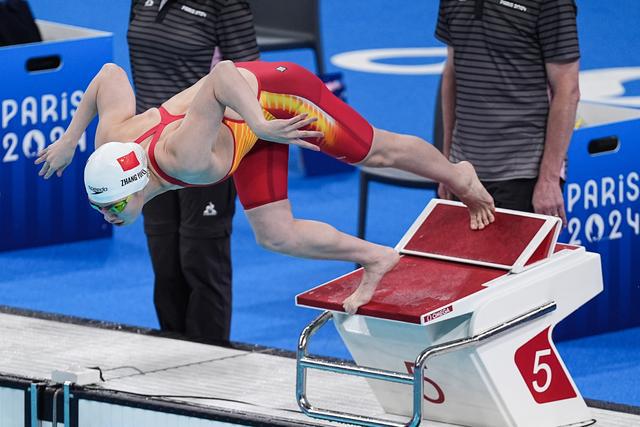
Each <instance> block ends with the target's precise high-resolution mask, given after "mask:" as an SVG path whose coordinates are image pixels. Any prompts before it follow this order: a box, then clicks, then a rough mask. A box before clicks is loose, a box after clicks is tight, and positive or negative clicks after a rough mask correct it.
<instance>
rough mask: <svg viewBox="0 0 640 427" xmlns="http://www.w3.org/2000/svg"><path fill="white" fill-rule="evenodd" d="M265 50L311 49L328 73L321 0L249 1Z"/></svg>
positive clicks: (318, 65) (262, 46) (320, 66)
mask: <svg viewBox="0 0 640 427" xmlns="http://www.w3.org/2000/svg"><path fill="white" fill-rule="evenodd" d="M247 2H248V3H249V5H250V6H251V12H252V13H253V22H254V24H255V28H256V34H257V36H258V45H259V46H260V49H261V50H263V51H269V50H286V49H298V48H309V49H312V50H313V52H314V56H315V60H316V66H317V71H318V73H320V74H322V73H324V60H323V51H322V39H321V37H320V11H319V0H247Z"/></svg>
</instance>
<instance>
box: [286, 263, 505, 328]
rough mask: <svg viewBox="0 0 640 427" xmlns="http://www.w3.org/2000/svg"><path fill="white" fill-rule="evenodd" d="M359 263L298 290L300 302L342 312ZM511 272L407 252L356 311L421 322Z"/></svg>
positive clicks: (356, 282) (356, 279)
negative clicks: (325, 279) (341, 274)
mask: <svg viewBox="0 0 640 427" xmlns="http://www.w3.org/2000/svg"><path fill="white" fill-rule="evenodd" d="M362 274H363V269H362V268H360V269H358V270H356V271H354V272H352V273H349V274H347V275H345V276H342V277H339V278H337V279H335V280H332V281H331V282H328V283H326V284H324V285H321V286H319V287H317V288H314V289H311V290H310V291H307V292H305V293H303V294H300V295H298V297H297V303H298V305H304V306H308V307H315V308H321V309H325V310H333V311H344V309H343V308H342V302H343V301H344V300H345V298H347V297H348V296H349V295H351V294H352V293H353V291H355V290H356V288H357V287H358V285H359V284H360V280H361V279H362ZM507 274H508V273H507V272H506V271H504V270H498V269H495V268H489V267H482V266H477V265H470V264H462V263H452V262H449V261H443V260H438V259H429V258H422V257H417V256H407V255H404V256H402V258H400V262H399V263H398V265H396V266H395V268H394V269H393V270H391V271H390V272H388V273H387V274H386V275H385V276H384V277H383V278H382V281H381V282H380V284H379V285H378V288H377V289H376V293H375V294H374V297H373V300H372V301H371V302H370V303H369V304H366V305H364V306H363V307H361V308H360V309H359V310H358V314H362V315H365V316H372V317H377V318H380V319H389V320H400V321H403V322H408V323H416V324H421V323H423V322H424V320H423V319H424V318H425V316H426V315H427V314H428V313H431V312H433V311H438V310H440V309H443V308H445V307H448V306H450V305H451V304H452V303H454V302H456V301H460V300H461V299H463V298H466V297H468V296H469V295H473V294H475V293H477V292H480V291H482V290H484V289H485V285H486V284H487V283H488V282H490V281H492V280H494V279H496V278H498V277H501V276H505V275H507Z"/></svg>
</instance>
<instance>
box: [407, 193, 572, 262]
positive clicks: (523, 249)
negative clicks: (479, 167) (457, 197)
mask: <svg viewBox="0 0 640 427" xmlns="http://www.w3.org/2000/svg"><path fill="white" fill-rule="evenodd" d="M560 225H561V222H560V219H559V218H549V217H545V216H542V215H534V214H525V213H523V212H517V211H510V210H506V209H501V210H498V211H497V212H496V214H495V222H494V223H492V224H491V225H489V226H488V227H486V228H485V229H483V230H471V229H470V228H469V211H468V210H467V208H466V207H464V206H463V205H462V204H460V203H456V202H448V201H442V200H441V201H439V202H438V203H430V204H429V205H428V206H427V207H426V209H425V210H424V211H423V212H422V214H421V215H420V216H419V217H418V219H417V220H416V221H415V222H414V224H413V225H412V226H411V228H410V229H409V231H408V232H407V233H406V234H405V236H404V237H403V238H402V240H401V241H400V243H398V246H397V247H396V249H398V250H399V251H400V252H401V253H405V254H412V255H418V256H426V257H435V258H441V259H447V260H454V261H462V262H470V263H473V264H480V265H487V266H490V267H495V268H501V269H506V270H510V271H512V272H514V273H518V272H520V271H522V270H524V269H525V268H526V267H529V266H531V265H532V264H534V263H536V262H538V261H541V260H544V259H546V258H548V257H550V256H551V254H552V248H553V245H554V244H555V241H556V239H557V237H558V233H559V232H560Z"/></svg>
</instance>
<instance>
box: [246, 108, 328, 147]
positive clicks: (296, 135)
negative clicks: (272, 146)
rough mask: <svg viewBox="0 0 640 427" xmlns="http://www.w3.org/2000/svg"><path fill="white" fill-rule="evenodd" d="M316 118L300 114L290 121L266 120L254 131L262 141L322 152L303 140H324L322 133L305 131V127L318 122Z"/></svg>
mask: <svg viewBox="0 0 640 427" xmlns="http://www.w3.org/2000/svg"><path fill="white" fill-rule="evenodd" d="M317 120H318V119H317V118H316V117H308V114H307V113H303V114H298V115H297V116H295V117H292V118H290V119H275V120H264V121H261V122H260V124H258V125H255V126H254V127H253V128H252V130H253V131H254V132H255V134H256V135H257V136H258V138H260V139H264V140H265V141H271V142H278V143H280V144H291V145H297V146H299V147H302V148H307V149H309V150H313V151H320V147H318V146H317V145H314V144H312V143H310V142H308V141H305V140H304V139H303V138H322V137H323V136H324V134H323V133H322V132H318V131H313V130H303V128H304V127H306V126H309V125H310V124H311V123H313V122H315V121H317Z"/></svg>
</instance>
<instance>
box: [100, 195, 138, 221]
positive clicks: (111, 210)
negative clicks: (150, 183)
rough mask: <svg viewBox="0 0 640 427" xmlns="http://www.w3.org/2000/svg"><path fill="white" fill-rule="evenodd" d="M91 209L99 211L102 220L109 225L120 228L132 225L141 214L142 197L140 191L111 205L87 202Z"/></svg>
mask: <svg viewBox="0 0 640 427" xmlns="http://www.w3.org/2000/svg"><path fill="white" fill-rule="evenodd" d="M89 204H91V207H92V208H94V209H95V210H97V211H99V212H100V213H101V214H102V215H103V216H104V220H105V221H107V222H108V223H110V224H113V225H117V226H121V225H129V224H132V223H133V222H134V221H135V220H136V219H137V218H138V217H139V216H140V213H141V212H142V206H143V205H144V197H143V196H142V191H138V192H137V193H133V194H132V195H130V196H127V197H125V198H124V199H120V200H116V201H115V202H112V203H95V202H92V201H89Z"/></svg>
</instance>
